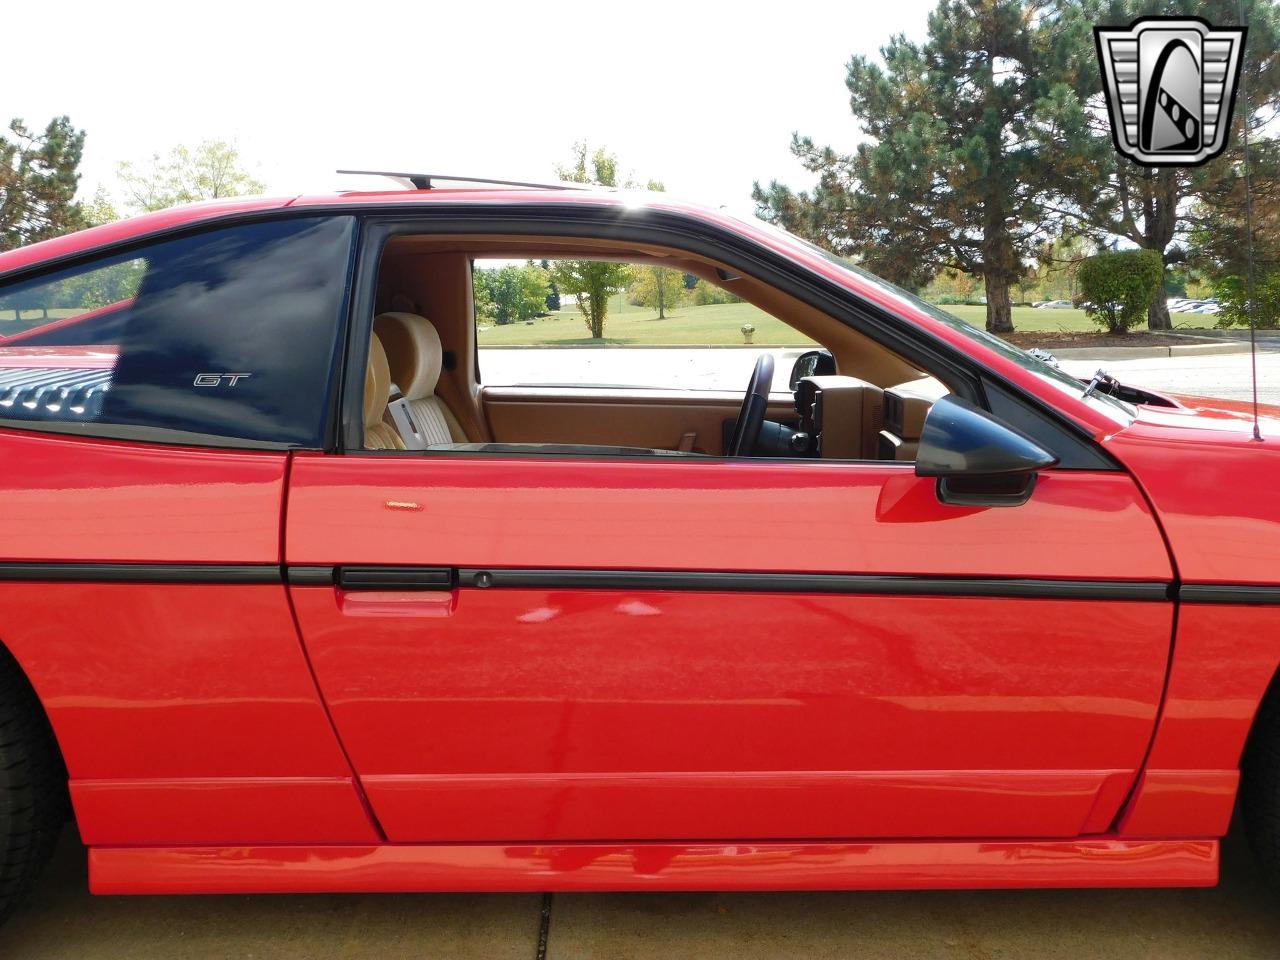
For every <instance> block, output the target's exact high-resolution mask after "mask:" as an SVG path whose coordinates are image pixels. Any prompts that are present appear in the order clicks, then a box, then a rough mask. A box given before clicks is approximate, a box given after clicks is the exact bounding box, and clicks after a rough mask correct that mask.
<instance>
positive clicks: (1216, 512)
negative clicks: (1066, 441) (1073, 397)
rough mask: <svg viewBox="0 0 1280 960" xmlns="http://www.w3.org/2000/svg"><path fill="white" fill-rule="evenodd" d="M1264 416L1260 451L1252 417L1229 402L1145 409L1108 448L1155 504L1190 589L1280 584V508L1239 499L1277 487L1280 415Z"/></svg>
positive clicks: (1270, 501)
mask: <svg viewBox="0 0 1280 960" xmlns="http://www.w3.org/2000/svg"><path fill="white" fill-rule="evenodd" d="M1184 402H1191V401H1184ZM1209 404H1212V406H1210V405H1209ZM1262 414H1263V419H1262V424H1261V426H1262V432H1263V436H1264V437H1269V438H1270V439H1269V440H1266V441H1264V442H1262V443H1259V442H1256V441H1254V440H1253V439H1251V436H1252V434H1251V431H1252V426H1253V418H1252V415H1251V409H1250V410H1246V409H1244V408H1242V407H1241V406H1240V405H1236V404H1232V403H1230V402H1229V401H1223V402H1221V403H1219V402H1218V401H1202V402H1199V403H1198V404H1197V405H1196V406H1189V407H1183V408H1158V407H1143V408H1141V410H1140V417H1139V419H1138V420H1137V421H1135V423H1134V424H1133V425H1132V426H1131V427H1129V428H1127V429H1125V430H1123V431H1121V432H1119V433H1118V434H1116V435H1115V436H1114V437H1112V438H1111V439H1110V440H1109V441H1108V442H1107V444H1106V446H1107V449H1108V450H1109V451H1110V452H1112V453H1114V454H1115V455H1116V457H1118V458H1119V459H1120V460H1121V461H1122V462H1123V463H1124V464H1126V465H1127V466H1128V467H1129V468H1130V469H1131V470H1132V471H1133V472H1134V474H1135V475H1136V476H1137V477H1138V479H1139V481H1140V482H1141V483H1142V485H1143V487H1144V489H1145V490H1146V491H1147V493H1148V495H1149V496H1150V498H1151V502H1152V504H1153V506H1154V507H1155V510H1156V512H1157V514H1158V515H1159V517H1160V522H1161V524H1162V525H1163V527H1164V529H1165V532H1166V534H1167V536H1168V538H1169V545H1170V547H1171V548H1172V550H1173V553H1174V556H1175V557H1177V564H1178V573H1179V575H1180V577H1181V578H1182V580H1183V581H1184V582H1186V583H1262V584H1268V583H1270V584H1274V583H1280V501H1277V500H1276V498H1275V497H1270V496H1262V495H1256V496H1254V495H1236V494H1241V493H1254V492H1260V491H1264V490H1273V489H1275V488H1276V482H1277V479H1280V408H1275V407H1263V408H1262Z"/></svg>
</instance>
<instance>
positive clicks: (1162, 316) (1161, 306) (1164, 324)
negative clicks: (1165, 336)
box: [1147, 257, 1173, 330]
mask: <svg viewBox="0 0 1280 960" xmlns="http://www.w3.org/2000/svg"><path fill="white" fill-rule="evenodd" d="M1167 301H1168V296H1167V295H1166V294H1165V292H1164V258H1163V257H1161V260H1160V286H1158V287H1156V295H1155V296H1154V297H1152V298H1151V303H1150V304H1149V305H1148V306H1147V329H1148V330H1172V329H1173V318H1172V317H1170V316H1169V304H1168V302H1167Z"/></svg>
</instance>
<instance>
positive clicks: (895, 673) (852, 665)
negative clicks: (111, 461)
mask: <svg viewBox="0 0 1280 960" xmlns="http://www.w3.org/2000/svg"><path fill="white" fill-rule="evenodd" d="M388 501H391V502H392V503H393V504H394V505H395V508H394V509H389V508H388V505H387V504H388ZM406 503H417V504H418V505H419V506H420V507H421V509H418V510H405V509H403V508H404V505H405V504H406ZM787 503H796V504H803V508H801V509H797V510H794V511H788V512H787V513H786V514H785V519H782V518H781V517H780V518H779V519H778V520H773V519H772V518H773V517H775V516H779V507H780V505H783V504H787ZM1101 503H1105V504H1107V509H1106V510H1099V509H1097V507H1098V505H1099V504H1101ZM286 537H287V548H286V556H287V559H288V561H289V562H290V563H291V564H293V563H298V564H333V563H339V564H341V563H362V562H363V563H371V562H377V563H390V564H441V565H445V566H481V567H484V566H493V567H503V566H549V567H570V568H572V567H591V568H599V567H623V568H625V567H639V568H652V569H694V570H697V569H711V570H726V569H732V570H744V571H779V570H783V571H787V570H790V571H823V572H836V573H875V574H921V575H933V576H947V575H959V574H969V575H976V574H985V575H991V576H1008V577H1011V576H1027V575H1035V576H1041V577H1050V578H1052V577H1064V578H1070V577H1072V576H1079V575H1081V574H1082V573H1084V572H1086V571H1093V572H1094V573H1095V575H1097V576H1103V577H1105V576H1108V575H1110V576H1114V577H1118V576H1120V575H1121V574H1123V575H1124V576H1126V577H1128V578H1130V579H1150V580H1163V579H1166V578H1167V577H1168V576H1169V575H1170V571H1169V567H1168V558H1167V555H1166V553H1165V551H1164V547H1163V544H1162V542H1161V540H1160V536H1159V532H1158V530H1157V529H1156V526H1155V524H1154V522H1153V521H1152V518H1151V516H1150V513H1149V512H1148V511H1147V509H1146V507H1145V504H1144V503H1143V501H1142V500H1141V498H1140V496H1139V494H1138V493H1137V491H1136V489H1135V487H1134V486H1133V483H1132V481H1131V480H1130V479H1129V478H1128V477H1126V476H1124V475H1123V474H1117V473H1102V474H1089V473H1058V474H1046V475H1045V476H1044V477H1043V478H1042V481H1041V482H1040V483H1039V484H1038V485H1037V488H1036V491H1035V494H1034V496H1033V498H1032V500H1031V501H1030V502H1029V503H1028V504H1026V505H1024V506H1022V507H1019V508H1018V509H1017V510H1000V509H981V508H961V507H948V506H945V505H942V504H940V503H939V501H938V499H937V497H936V494H935V492H934V485H933V483H932V482H931V481H928V480H923V479H920V478H917V477H916V476H915V475H914V473H913V472H912V470H911V468H910V467H909V466H907V467H904V466H901V465H897V464H861V465H850V464H842V465H840V464H838V465H831V464H804V465H799V466H797V465H794V464H777V463H716V462H708V463H681V464H663V463H653V462H649V461H632V462H623V463H619V462H602V461H595V462H592V461H585V460H576V461H549V460H537V461H534V460H507V461H495V460H492V459H489V458H469V459H447V458H435V457H433V458H407V457H406V458H388V457H376V456H369V457H346V458H338V457H325V456H319V455H305V454H299V455H297V456H296V458H295V461H294V465H293V468H292V473H291V484H290V498H289V516H288V521H287V534H286ZM1097 542H1108V543H1115V544H1116V545H1117V546H1116V549H1115V550H1114V551H1106V552H1104V555H1099V552H1098V551H1096V549H1095V548H1094V546H1093V545H1094V544H1096V543H1097ZM291 591H292V594H293V597H294V603H295V608H296V610H297V615H298V622H299V626H300V628H301V630H302V634H303V636H304V637H305V638H306V641H307V645H308V648H309V650H310V652H311V656H312V660H313V664H314V666H315V670H316V675H317V678H318V680H319V682H320V685H321V689H322V690H323V692H324V694H325V697H326V700H327V702H328V703H329V706H330V709H331V711H332V715H333V718H334V721H335V723H336V725H337V728H338V731H339V733H340V734H341V736H342V738H343V742H344V744H345V745H346V747H347V750H348V752H349V755H350V756H351V759H352V763H353V765H354V767H355V769H356V771H357V772H358V774H359V775H360V776H361V778H362V782H363V783H364V786H365V789H366V792H367V794H368V796H369V799H370V802H371V804H372V806H373V809H374V811H375V813H376V814H377V816H378V818H379V821H380V822H381V823H382V825H383V827H384V829H385V830H386V832H387V835H388V837H390V838H391V839H393V840H396V841H401V842H411V841H412V842H417V841H445V840H448V841H474V840H484V839H495V838H501V839H566V840H567V839H594V840H600V839H612V838H627V839H640V838H648V839H676V838H685V837H691V836H698V837H702V838H705V839H715V838H735V839H744V838H772V837H781V836H826V837H830V836H842V837H849V836H860V837H881V836H899V837H900V836H925V835H935V836H993V835H999V834H1001V833H1002V832H1004V833H1006V834H1007V833H1008V832H1009V831H1011V830H1013V831H1014V832H1017V833H1019V834H1025V835H1027V836H1041V837H1051V836H1076V835H1078V834H1079V833H1080V832H1081V831H1082V830H1083V829H1084V827H1085V825H1086V822H1088V823H1089V824H1090V825H1091V826H1092V825H1093V824H1095V823H1098V822H1102V823H1104V824H1105V823H1109V822H1110V818H1111V817H1113V816H1114V814H1115V813H1116V811H1117V810H1118V806H1119V803H1120V801H1121V799H1122V795H1123V791H1122V790H1120V789H1111V790H1108V792H1107V794H1106V799H1107V803H1108V804H1109V805H1110V806H1109V809H1104V810H1102V811H1099V810H1097V809H1096V808H1097V802H1098V798H1099V793H1100V791H1101V790H1102V788H1103V786H1104V784H1107V785H1110V784H1111V783H1112V775H1113V774H1117V773H1118V774H1120V776H1121V778H1122V781H1121V783H1120V784H1119V785H1118V786H1120V787H1124V788H1127V786H1128V785H1129V784H1130V783H1131V782H1132V777H1133V776H1134V775H1135V773H1136V771H1137V769H1138V767H1139V765H1140V763H1141V760H1142V756H1143V754H1144V752H1145V750H1146V749H1147V746H1148V744H1149V742H1150V736H1151V731H1152V728H1153V723H1154V719H1155V714H1156V709H1157V706H1158V703H1159V697H1160V692H1161V686H1162V682H1163V670H1164V666H1165V664H1166V662H1167V658H1168V645H1169V640H1170V636H1171V631H1172V605H1171V604H1169V603H1165V602H1135V601H1121V602H1113V601H1092V600H1089V601H1085V600H1048V599H1041V600H1030V599H1028V600H1014V599H998V598H985V599H983V598H958V597H938V596H933V597H928V596H923V597H901V596H857V595H832V594H821V593H814V594H804V593H799V594H785V593H750V592H748V593H698V592H692V593H691V592H683V591H653V590H633V591H627V590H549V591H548V590H533V589H502V590H484V589H476V588H467V589H458V590H455V591H453V592H452V593H435V594H427V595H425V596H424V595H422V594H414V593H405V594H396V593H378V594H372V595H370V594H364V593H359V594H348V593H345V592H344V591H341V590H338V589H334V588H332V587H293V588H291ZM1082 623H1088V624H1089V628H1088V629H1087V630H1082V627H1081V624H1082ZM1118 636H1123V637H1124V638H1125V642H1124V643H1122V644H1121V643H1116V642H1115V638H1116V637H1118ZM1048 771H1056V772H1048ZM948 772H949V773H951V774H953V775H954V776H953V777H948V776H947V774H948ZM677 798H678V799H677ZM744 804H745V805H749V807H750V809H743V810H741V812H738V813H734V812H731V811H732V810H733V809H734V808H737V807H741V806H743V805H744ZM716 810H720V811H722V812H721V814H720V815H719V818H718V823H717V817H716V815H715V811H716ZM1002 824H1003V826H1002ZM1010 824H1016V825H1017V826H1016V828H1014V827H1010V826H1009V825H1010ZM930 825H932V826H930ZM707 831H712V832H711V833H707Z"/></svg>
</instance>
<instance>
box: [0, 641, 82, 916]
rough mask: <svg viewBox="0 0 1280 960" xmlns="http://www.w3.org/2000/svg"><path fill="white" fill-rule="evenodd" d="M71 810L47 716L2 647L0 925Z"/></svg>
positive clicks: (33, 878) (29, 883) (28, 884)
mask: <svg viewBox="0 0 1280 960" xmlns="http://www.w3.org/2000/svg"><path fill="white" fill-rule="evenodd" d="M69 812H70V805H69V803H68V798H67V773H66V768H65V767H64V766H63V763H62V756H61V754H60V753H59V752H58V745H57V742H56V741H55V740H54V737H53V731H52V729H50V727H49V721H48V718H46V717H45V713H44V709H43V708H42V707H41V706H40V701H39V700H38V699H37V698H36V695H35V691H34V690H32V689H31V685H30V684H29V683H28V682H27V678H26V677H25V676H24V675H23V673H22V670H21V669H20V668H19V667H18V664H17V662H16V661H14V659H13V657H12V656H11V655H10V654H9V652H8V651H7V650H5V649H4V648H3V647H0V923H2V922H3V921H4V920H6V919H7V918H8V916H9V914H11V913H12V912H13V911H14V909H15V908H16V907H17V906H18V905H19V904H20V903H21V902H22V898H23V897H24V896H26V894H27V893H28V891H30V889H31V887H32V885H33V884H34V883H35V881H36V878H37V877H38V876H39V875H40V871H41V870H43V869H44V866H45V864H46V863H48V861H49V856H50V854H52V853H53V845H54V843H55V842H56V841H57V839H58V833H59V832H60V831H61V829H62V824H63V823H64V822H65V820H66V819H67V816H68V814H69Z"/></svg>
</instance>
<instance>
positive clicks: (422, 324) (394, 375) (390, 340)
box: [373, 312, 444, 400]
mask: <svg viewBox="0 0 1280 960" xmlns="http://www.w3.org/2000/svg"><path fill="white" fill-rule="evenodd" d="M373 329H374V331H375V332H376V334H377V336H379V337H381V338H382V342H383V344H385V346H386V348H387V357H388V360H389V362H390V364H391V382H392V383H394V384H395V385H396V386H397V387H399V388H400V393H401V394H402V395H403V396H404V397H405V398H406V399H408V400H418V399H421V398H424V397H430V396H433V395H434V394H435V392H436V383H437V382H439V380H440V364H441V361H442V360H443V357H444V354H443V351H442V349H441V347H440V334H438V333H437V332H436V328H435V325H434V324H432V322H431V321H430V320H428V319H427V318H426V317H420V316H418V315H417V314H416V313H400V312H392V313H381V314H379V315H378V316H377V317H375V318H374V320H373Z"/></svg>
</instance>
